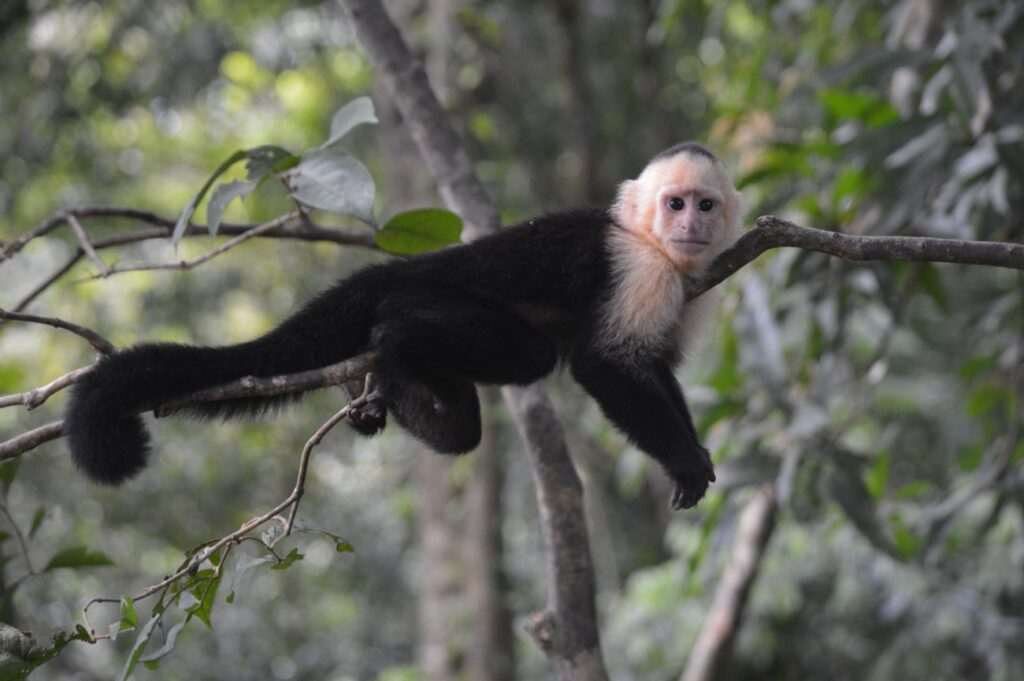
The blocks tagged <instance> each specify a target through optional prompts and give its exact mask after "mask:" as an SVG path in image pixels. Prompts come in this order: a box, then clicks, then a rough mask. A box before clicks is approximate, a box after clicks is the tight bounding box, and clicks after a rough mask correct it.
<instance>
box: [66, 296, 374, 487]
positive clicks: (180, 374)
mask: <svg viewBox="0 0 1024 681" xmlns="http://www.w3.org/2000/svg"><path fill="white" fill-rule="evenodd" d="M370 298H371V296H370V295H369V292H368V291H367V290H366V287H365V286H360V285H358V284H357V283H356V282H352V280H349V282H342V283H340V284H338V285H337V286H335V287H334V288H332V289H329V290H328V291H325V292H324V293H322V294H321V295H320V296H318V297H317V298H315V299H313V300H312V301H310V302H309V303H308V304H307V305H306V306H305V307H304V308H303V309H302V310H301V311H299V312H298V313H296V314H295V315H294V316H292V317H290V318H289V319H287V320H286V321H284V322H283V323H282V324H281V325H280V326H278V327H277V328H276V329H274V330H273V331H270V332H269V333H267V334H266V335H265V336H262V337H260V338H257V339H255V340H252V341H249V342H246V343H241V344H239V345H231V346H225V347H199V346H190V345H176V344H169V343H147V344H143V345H137V346H134V347H131V348H128V349H126V350H123V351H121V352H118V353H116V354H113V355H110V356H108V357H104V358H102V359H101V360H100V361H99V362H97V364H96V366H95V367H93V369H92V370H91V371H90V372H89V373H88V374H86V375H85V376H84V377H83V378H82V379H81V380H80V381H79V382H78V383H76V384H75V386H74V388H73V390H72V392H71V399H70V402H69V404H68V407H67V410H66V412H65V415H64V434H65V435H66V436H67V438H68V445H69V448H70V450H71V459H72V461H74V463H75V465H76V466H77V467H78V468H79V469H80V470H81V471H82V472H83V473H85V475H86V476H87V477H89V478H90V479H92V480H93V481H95V482H100V483H105V484H110V485H117V484H120V483H122V482H124V481H125V480H127V479H128V478H130V477H132V476H134V475H135V474H137V473H138V472H139V471H141V470H142V468H143V467H144V466H145V465H146V462H147V460H148V458H149V452H150V447H149V434H148V433H147V432H146V428H145V425H144V423H143V420H142V417H141V415H140V413H139V412H140V411H142V410H144V409H149V408H153V407H155V406H158V405H160V404H163V403H166V402H168V401H171V400H174V399H177V398H180V397H184V396H186V395H188V394H190V393H193V392H195V391H197V390H202V389H205V388H211V387H214V386H217V385H221V384H223V383H227V382H229V381H233V380H237V379H240V378H243V377H245V376H258V377H264V376H275V375H279V374H285V373H294V372H297V371H306V370H309V369H317V368H320V367H323V366H327V365H329V364H333V363H335V362H340V361H342V360H344V359H347V358H349V357H353V356H355V355H357V354H359V353H360V352H363V351H365V350H366V349H367V345H368V338H369V330H370V326H371V325H372V307H373V306H372V302H371V299H370ZM297 397H298V396H296V395H287V396H283V397H271V398H253V399H242V400H230V401H225V402H209V403H205V404H200V405H194V406H191V407H189V408H188V410H187V411H188V413H189V414H191V415H194V416H199V417H207V418H209V417H214V416H221V417H225V418H229V417H233V416H242V415H246V414H256V413H259V412H261V411H264V410H266V409H267V408H268V407H272V406H274V405H276V404H282V403H285V402H288V401H291V400H294V399H296V398H297Z"/></svg>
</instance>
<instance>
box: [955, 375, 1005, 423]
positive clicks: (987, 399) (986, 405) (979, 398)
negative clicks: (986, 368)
mask: <svg viewBox="0 0 1024 681" xmlns="http://www.w3.org/2000/svg"><path fill="white" fill-rule="evenodd" d="M1009 397H1010V396H1009V391H1008V390H1007V389H1006V386H1003V385H999V384H997V383H984V384H982V385H979V386H978V387H977V388H975V389H974V390H972V391H971V392H970V394H969V395H968V396H967V402H966V403H965V405H964V411H966V412H967V415H968V416H970V417H971V418H979V417H981V416H984V415H985V414H987V413H988V412H990V411H992V410H993V409H995V408H996V407H998V406H1000V405H1001V404H1003V403H1004V402H1005V401H1006V400H1007V399H1009Z"/></svg>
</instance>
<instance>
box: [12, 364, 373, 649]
mask: <svg viewBox="0 0 1024 681" xmlns="http://www.w3.org/2000/svg"><path fill="white" fill-rule="evenodd" d="M365 385H366V390H367V391H369V386H370V378H369V376H367V379H366V384H365ZM368 398H369V393H368V392H364V394H363V395H362V396H360V397H359V398H358V399H357V400H353V401H352V402H350V403H349V404H346V405H345V406H344V407H342V408H341V409H340V410H338V412H337V413H335V414H334V415H333V416H332V417H331V418H329V419H328V420H327V421H325V422H324V423H323V424H322V425H321V426H320V427H319V428H317V429H316V432H315V433H313V435H312V436H311V437H310V438H309V439H308V440H307V441H306V444H305V446H304V447H303V448H302V455H301V457H300V458H299V470H298V475H297V479H296V482H295V487H294V488H293V489H292V492H291V494H289V495H288V497H287V498H286V499H285V500H284V501H282V502H280V503H279V504H277V505H276V506H275V507H274V508H272V509H271V510H269V511H267V512H266V513H263V514H262V515H258V516H256V517H255V518H252V519H250V520H248V521H246V522H244V523H242V525H241V526H240V527H239V528H238V529H237V530H235V531H234V532H231V533H230V534H227V535H224V536H223V537H221V538H219V539H216V540H214V541H211V542H208V543H207V545H206V546H205V547H204V548H202V549H201V550H199V551H197V552H196V553H195V555H193V556H192V558H190V559H189V560H188V561H187V562H185V564H184V565H183V566H182V567H180V568H179V569H178V570H176V571H175V572H174V573H172V574H171V575H169V576H167V577H165V578H164V579H162V580H161V581H159V582H157V583H156V584H153V585H151V586H149V587H147V588H145V589H143V590H142V591H141V592H139V593H138V594H136V595H135V596H133V597H132V600H134V601H141V600H143V599H145V598H149V597H150V596H152V595H153V594H155V593H157V592H159V591H161V590H163V589H166V588H167V587H169V586H171V585H172V584H174V583H175V582H176V581H178V580H179V579H181V578H182V577H185V576H186V575H188V574H190V573H193V572H195V570H197V569H198V568H199V566H200V565H202V564H203V562H205V561H206V560H207V559H209V558H210V556H211V555H213V553H214V552H216V551H218V550H219V549H222V548H225V547H227V550H230V545H232V544H238V543H240V542H242V541H244V540H246V539H251V537H247V536H246V535H248V534H249V533H250V532H252V531H253V530H255V529H256V528H258V527H260V526H262V525H264V524H265V523H267V522H269V521H271V520H275V519H276V520H278V521H279V522H281V523H282V524H283V526H284V534H283V536H288V535H289V534H291V531H292V527H293V524H294V522H295V513H296V511H297V510H298V506H299V502H300V501H301V500H302V496H303V494H304V492H305V481H306V473H307V471H308V467H309V459H310V456H311V455H312V453H313V449H314V448H315V447H316V446H317V445H318V444H320V442H321V441H322V440H323V439H324V437H325V436H326V435H327V433H329V432H330V431H331V430H332V429H333V428H334V427H335V426H336V425H338V423H340V422H341V421H343V420H344V419H345V417H347V416H348V413H349V412H350V411H351V410H352V408H353V407H356V406H358V405H360V404H362V403H363V402H365V400H366V399H368ZM286 508H288V509H290V510H289V514H288V518H287V520H286V519H285V518H283V517H281V516H280V514H281V512H282V511H284V510H285V509H286ZM5 510H6V509H5ZM264 546H266V544H264ZM267 548H268V550H270V552H271V553H272V554H273V555H274V557H275V558H276V559H277V560H278V561H280V560H281V558H280V557H279V556H278V555H277V554H276V553H275V552H274V551H273V549H271V548H270V547H267ZM225 562H226V561H225V560H221V562H220V565H219V566H218V568H217V569H218V570H220V569H221V568H222V567H223V565H224V564H225ZM98 603H120V599H118V598H108V597H102V596H101V597H96V598H93V599H91V600H90V601H89V602H88V603H86V604H85V606H84V607H83V608H82V619H83V621H84V623H85V627H86V630H87V631H89V633H90V635H91V636H92V637H93V640H94V641H96V640H99V639H100V638H104V637H103V636H98V637H97V636H95V629H94V628H93V627H92V625H91V624H90V622H89V608H90V607H92V606H93V605H96V604H98Z"/></svg>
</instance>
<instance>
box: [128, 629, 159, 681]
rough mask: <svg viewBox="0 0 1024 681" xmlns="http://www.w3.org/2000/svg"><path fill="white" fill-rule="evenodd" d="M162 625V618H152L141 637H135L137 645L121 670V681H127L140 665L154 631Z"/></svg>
mask: <svg viewBox="0 0 1024 681" xmlns="http://www.w3.org/2000/svg"><path fill="white" fill-rule="evenodd" d="M159 623H160V616H159V615H157V616H156V617H153V618H151V619H150V620H149V621H148V622H146V626H144V627H143V628H142V631H140V632H139V635H138V636H136V637H135V645H133V646H132V651H131V653H129V654H128V660H127V661H126V662H125V663H124V669H123V670H121V676H120V677H119V681H127V679H128V676H129V675H130V674H131V673H132V671H133V670H134V669H135V666H136V665H137V664H138V663H139V658H141V657H142V653H143V651H145V650H146V644H147V643H149V639H150V638H151V637H152V636H153V631H154V630H155V629H156V625H157V624H159Z"/></svg>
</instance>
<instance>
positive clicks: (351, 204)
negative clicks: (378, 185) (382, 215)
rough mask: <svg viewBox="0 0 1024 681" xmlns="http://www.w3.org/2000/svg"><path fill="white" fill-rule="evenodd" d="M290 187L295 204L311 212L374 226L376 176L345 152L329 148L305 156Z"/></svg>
mask: <svg viewBox="0 0 1024 681" xmlns="http://www.w3.org/2000/svg"><path fill="white" fill-rule="evenodd" d="M288 186H289V188H290V190H291V195H292V197H293V198H294V199H295V200H296V201H299V202H300V203H302V204H304V205H307V206H310V207H311V208H319V209H321V210H327V211H331V212H332V213H342V214H344V215H351V216H352V217H354V218H357V219H359V220H362V221H363V222H365V223H367V224H369V225H373V224H374V222H375V221H374V216H373V201H374V194H375V192H376V189H375V188H374V184H373V176H372V175H370V171H369V170H367V169H366V166H364V165H363V164H362V163H361V162H360V161H359V160H358V159H356V158H355V157H354V156H350V155H349V154H346V153H345V152H344V151H341V150H339V149H334V148H330V147H328V148H320V149H313V150H311V151H308V152H306V153H305V154H303V155H302V160H301V161H300V162H299V164H298V165H297V166H295V168H293V169H292V170H291V172H290V173H289V176H288Z"/></svg>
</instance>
